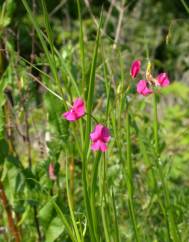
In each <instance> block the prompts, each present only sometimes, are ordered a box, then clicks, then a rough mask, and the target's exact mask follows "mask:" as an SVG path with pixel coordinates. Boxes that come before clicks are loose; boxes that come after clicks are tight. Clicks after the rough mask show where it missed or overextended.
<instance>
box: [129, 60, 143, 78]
mask: <svg viewBox="0 0 189 242" xmlns="http://www.w3.org/2000/svg"><path fill="white" fill-rule="evenodd" d="M140 67H141V61H140V60H135V61H133V63H132V65H131V70H130V74H131V76H132V78H135V77H136V76H137V74H138V73H139V71H140Z"/></svg>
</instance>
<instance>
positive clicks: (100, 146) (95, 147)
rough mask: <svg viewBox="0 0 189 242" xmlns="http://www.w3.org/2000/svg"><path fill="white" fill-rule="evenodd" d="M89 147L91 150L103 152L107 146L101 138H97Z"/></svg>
mask: <svg viewBox="0 0 189 242" xmlns="http://www.w3.org/2000/svg"><path fill="white" fill-rule="evenodd" d="M91 149H92V150H93V151H97V150H99V151H102V152H105V151H106V150H107V149H108V148H107V145H106V144H105V143H104V142H102V141H101V140H97V141H96V142H94V143H93V144H92V146H91Z"/></svg>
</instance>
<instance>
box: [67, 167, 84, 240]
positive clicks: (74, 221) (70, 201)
mask: <svg viewBox="0 0 189 242" xmlns="http://www.w3.org/2000/svg"><path fill="white" fill-rule="evenodd" d="M68 179H69V172H68V164H66V191H67V197H68V206H69V210H70V215H71V220H72V223H73V227H74V232H75V235H76V238H77V241H78V242H81V241H82V239H81V237H80V233H79V230H78V227H77V223H76V219H75V216H74V211H73V202H72V200H71V195H70V189H69V182H68Z"/></svg>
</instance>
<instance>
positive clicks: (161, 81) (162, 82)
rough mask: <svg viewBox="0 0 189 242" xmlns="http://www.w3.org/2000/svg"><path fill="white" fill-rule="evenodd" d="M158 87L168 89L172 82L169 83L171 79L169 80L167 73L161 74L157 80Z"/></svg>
mask: <svg viewBox="0 0 189 242" xmlns="http://www.w3.org/2000/svg"><path fill="white" fill-rule="evenodd" d="M156 80H157V85H158V86H161V87H166V86H168V85H169V84H170V81H169V78H168V75H167V73H165V72H164V73H160V74H159V75H158V76H157V78H156Z"/></svg>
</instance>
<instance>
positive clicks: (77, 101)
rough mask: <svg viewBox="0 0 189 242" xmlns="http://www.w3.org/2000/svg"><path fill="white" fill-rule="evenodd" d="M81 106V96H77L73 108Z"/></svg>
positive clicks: (82, 103)
mask: <svg viewBox="0 0 189 242" xmlns="http://www.w3.org/2000/svg"><path fill="white" fill-rule="evenodd" d="M81 106H83V107H84V101H83V100H82V99H81V98H77V99H76V100H75V101H74V104H73V108H74V109H75V108H78V107H81Z"/></svg>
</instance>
